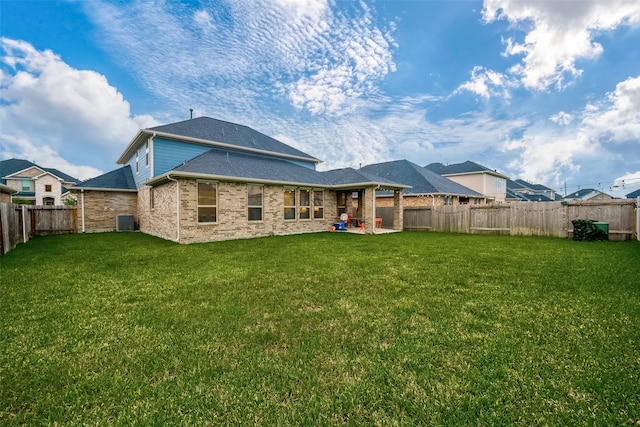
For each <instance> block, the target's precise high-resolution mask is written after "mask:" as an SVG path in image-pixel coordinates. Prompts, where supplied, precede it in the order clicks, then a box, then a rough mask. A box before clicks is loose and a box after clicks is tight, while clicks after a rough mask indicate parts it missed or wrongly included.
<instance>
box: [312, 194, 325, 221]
mask: <svg viewBox="0 0 640 427" xmlns="http://www.w3.org/2000/svg"><path fill="white" fill-rule="evenodd" d="M313 218H315V219H322V218H324V191H314V192H313Z"/></svg>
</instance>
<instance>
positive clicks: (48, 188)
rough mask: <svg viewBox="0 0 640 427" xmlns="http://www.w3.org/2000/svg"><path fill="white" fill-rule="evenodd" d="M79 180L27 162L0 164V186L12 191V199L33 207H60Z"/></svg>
mask: <svg viewBox="0 0 640 427" xmlns="http://www.w3.org/2000/svg"><path fill="white" fill-rule="evenodd" d="M78 182H79V180H78V179H77V178H74V177H72V176H70V175H67V174H66V173H64V172H61V171H59V170H57V169H53V168H44V167H41V166H38V165H37V164H35V163H33V162H30V161H28V160H22V159H8V160H2V161H1V162H0V184H3V185H5V186H6V187H8V188H11V189H13V190H14V193H13V198H14V199H19V200H20V201H22V202H24V203H28V204H33V205H43V206H46V205H62V204H63V203H62V198H63V196H64V195H65V194H67V193H68V192H69V190H68V188H69V187H71V186H73V185H75V184H76V183H78Z"/></svg>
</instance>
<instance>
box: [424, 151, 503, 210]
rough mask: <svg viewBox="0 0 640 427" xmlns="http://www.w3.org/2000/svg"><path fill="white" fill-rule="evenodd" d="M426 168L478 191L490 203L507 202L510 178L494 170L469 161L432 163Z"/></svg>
mask: <svg viewBox="0 0 640 427" xmlns="http://www.w3.org/2000/svg"><path fill="white" fill-rule="evenodd" d="M425 168H426V169H428V170H430V171H432V172H435V173H437V174H439V175H442V176H444V177H446V178H449V179H450V180H452V181H455V182H457V183H458V184H461V185H464V186H465V187H468V188H470V189H472V190H475V191H477V192H478V193H480V194H482V195H484V196H485V197H487V198H488V199H489V200H490V201H495V202H498V203H502V202H505V201H506V197H507V179H508V177H507V176H505V175H503V174H501V173H499V172H497V171H495V170H493V169H489V168H487V167H485V166H482V165H480V164H478V163H475V162H472V161H469V160H467V161H466V162H463V163H456V164H452V165H443V164H442V163H431V164H429V165H427V166H425Z"/></svg>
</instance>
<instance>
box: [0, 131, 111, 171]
mask: <svg viewBox="0 0 640 427" xmlns="http://www.w3.org/2000/svg"><path fill="white" fill-rule="evenodd" d="M0 139H1V140H2V144H3V146H2V151H1V152H0V157H1V158H2V159H10V158H16V159H24V160H29V161H31V162H33V163H36V164H37V165H38V166H42V167H44V168H55V169H58V170H59V171H61V172H64V173H66V174H67V175H70V176H72V177H74V178H78V179H81V180H84V179H87V178H92V177H94V176H98V175H100V174H101V173H102V171H101V170H99V169H97V168H94V167H93V166H81V165H75V164H72V163H69V162H68V161H67V160H65V159H63V158H62V157H60V155H59V154H58V153H57V152H56V150H54V149H53V148H51V147H49V146H48V145H39V146H36V145H34V144H33V143H32V142H31V141H30V140H28V139H26V138H16V137H13V136H11V135H4V134H2V135H0Z"/></svg>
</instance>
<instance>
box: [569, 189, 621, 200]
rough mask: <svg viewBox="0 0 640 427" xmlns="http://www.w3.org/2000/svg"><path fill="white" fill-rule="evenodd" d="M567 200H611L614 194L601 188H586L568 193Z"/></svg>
mask: <svg viewBox="0 0 640 427" xmlns="http://www.w3.org/2000/svg"><path fill="white" fill-rule="evenodd" d="M564 199H565V200H589V201H592V202H596V201H603V200H611V199H613V197H612V196H610V195H608V194H607V193H603V192H602V191H599V190H594V189H593V188H584V189H582V190H578V191H575V192H573V193H571V194H569V195H567V196H566V197H565V198H564Z"/></svg>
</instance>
